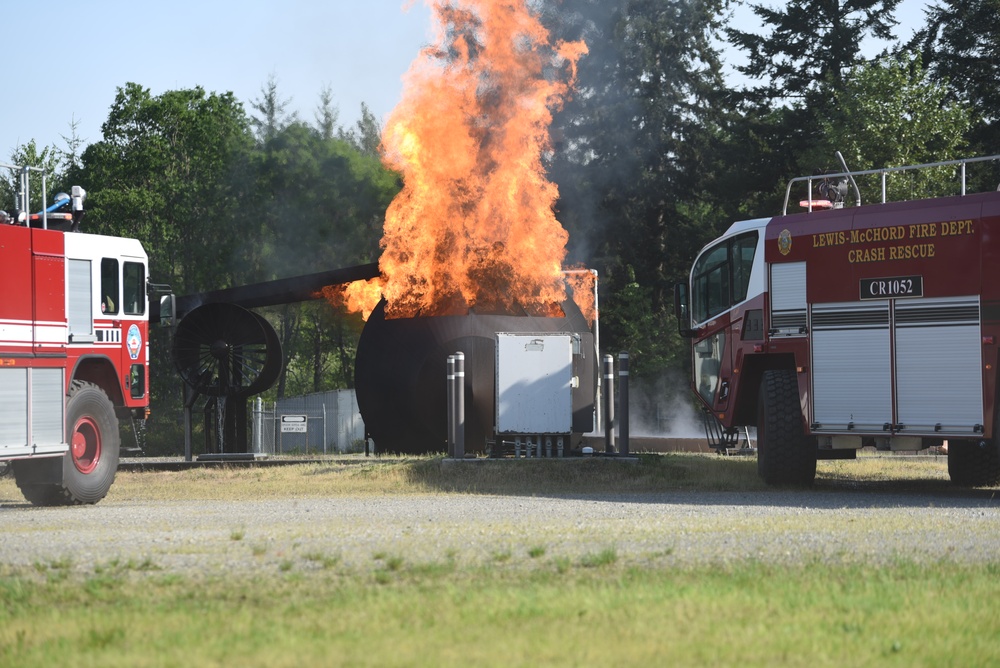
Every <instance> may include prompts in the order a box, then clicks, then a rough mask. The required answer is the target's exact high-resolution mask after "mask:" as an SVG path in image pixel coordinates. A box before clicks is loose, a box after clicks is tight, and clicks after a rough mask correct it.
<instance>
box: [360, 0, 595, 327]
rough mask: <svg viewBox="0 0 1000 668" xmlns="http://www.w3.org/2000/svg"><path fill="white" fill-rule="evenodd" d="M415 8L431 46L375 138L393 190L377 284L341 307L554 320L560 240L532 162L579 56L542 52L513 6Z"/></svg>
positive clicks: (534, 29) (517, 4) (577, 52)
mask: <svg viewBox="0 0 1000 668" xmlns="http://www.w3.org/2000/svg"><path fill="white" fill-rule="evenodd" d="M427 1H428V4H429V5H430V6H431V8H432V10H433V12H434V15H435V19H436V27H437V37H436V39H435V42H434V43H433V44H432V45H430V46H428V47H426V48H424V49H423V50H422V51H421V53H420V55H419V56H418V58H417V59H416V60H415V61H414V62H413V64H412V65H411V66H410V70H409V72H408V73H407V74H406V76H405V78H404V90H403V96H402V100H401V102H400V103H399V105H398V106H397V107H396V108H395V109H394V110H393V112H392V113H391V114H390V116H389V117H388V119H387V121H386V126H385V130H384V132H383V134H382V148H383V156H384V158H383V159H384V161H385V163H386V165H387V166H389V167H390V168H392V169H394V170H396V171H398V172H400V173H401V174H402V177H403V183H404V186H403V190H402V191H401V192H400V193H399V195H397V196H396V198H395V199H394V200H393V202H392V204H391V205H390V206H389V209H388V211H387V212H386V218H385V226H384V236H383V239H382V242H381V246H382V256H381V259H380V261H379V269H380V272H381V278H380V279H376V281H375V282H374V283H369V284H367V285H358V286H353V285H352V286H348V289H347V291H346V294H345V301H346V303H347V305H348V307H349V308H352V309H353V310H357V311H363V312H370V311H371V309H372V308H373V307H374V304H375V302H377V301H378V296H379V295H381V296H384V297H385V299H386V302H387V306H386V315H387V316H388V317H414V316H419V315H445V314H453V313H464V312H466V310H468V309H469V308H473V307H474V308H475V309H476V310H477V311H478V312H503V313H511V314H521V313H529V314H533V315H557V314H559V313H560V309H559V306H558V305H559V303H560V302H562V301H563V300H564V299H566V283H565V280H564V275H563V273H562V263H563V260H564V258H565V255H566V241H567V233H566V230H565V229H563V227H562V226H561V225H560V224H559V222H558V221H557V220H556V217H555V212H554V205H555V202H556V199H557V196H558V192H557V190H556V186H555V185H554V184H553V183H551V182H550V181H548V180H547V178H546V175H545V168H544V165H543V156H544V155H545V154H546V152H548V151H550V150H551V145H550V139H549V132H548V129H549V126H550V124H551V121H552V113H553V110H555V109H556V108H558V106H559V105H560V104H561V101H562V99H563V98H564V96H565V95H566V94H567V92H568V90H569V87H570V86H571V85H572V82H573V79H574V78H575V74H576V63H577V61H578V59H579V58H580V57H581V56H582V55H583V54H585V53H586V51H587V49H586V46H585V45H584V44H583V43H582V42H573V43H566V42H558V43H556V44H552V43H551V39H550V36H549V33H548V31H547V30H546V29H545V28H544V27H543V26H542V24H541V22H540V21H539V20H538V17H537V16H536V15H535V14H533V13H532V11H531V10H530V9H529V3H528V2H527V1H526V0H451V1H450V2H445V1H443V0H427ZM574 292H577V293H579V292H585V290H579V289H578V290H575V291H574ZM586 298H587V299H590V296H587V297H586ZM591 316H592V314H591Z"/></svg>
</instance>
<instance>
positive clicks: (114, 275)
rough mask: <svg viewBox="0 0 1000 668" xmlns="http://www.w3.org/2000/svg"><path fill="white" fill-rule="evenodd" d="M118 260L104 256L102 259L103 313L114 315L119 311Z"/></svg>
mask: <svg viewBox="0 0 1000 668" xmlns="http://www.w3.org/2000/svg"><path fill="white" fill-rule="evenodd" d="M120 301H121V300H120V299H119V297H118V260H115V259H114V258H108V257H106V258H104V259H103V260H101V313H106V314H109V315H113V314H116V313H118V304H119V302H120Z"/></svg>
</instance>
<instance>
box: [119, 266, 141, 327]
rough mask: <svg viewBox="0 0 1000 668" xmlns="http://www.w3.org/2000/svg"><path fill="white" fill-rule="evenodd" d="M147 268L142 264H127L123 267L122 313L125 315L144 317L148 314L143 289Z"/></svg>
mask: <svg viewBox="0 0 1000 668" xmlns="http://www.w3.org/2000/svg"><path fill="white" fill-rule="evenodd" d="M145 282H146V268H145V267H144V266H143V264H142V263H141V262H125V263H124V265H123V266H122V311H123V312H124V313H125V315H142V314H143V313H145V312H146V299H145V294H144V291H143V287H144V286H145Z"/></svg>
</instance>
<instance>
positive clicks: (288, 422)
mask: <svg viewBox="0 0 1000 668" xmlns="http://www.w3.org/2000/svg"><path fill="white" fill-rule="evenodd" d="M308 424H309V423H308V418H307V417H306V416H305V415H282V416H281V433H282V434H289V433H291V434H304V433H306V426H307V425H308Z"/></svg>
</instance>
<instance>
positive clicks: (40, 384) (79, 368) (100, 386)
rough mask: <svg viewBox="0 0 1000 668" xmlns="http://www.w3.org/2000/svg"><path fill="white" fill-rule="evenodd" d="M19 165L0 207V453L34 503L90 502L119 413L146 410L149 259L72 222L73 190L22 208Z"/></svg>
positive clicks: (105, 479)
mask: <svg viewBox="0 0 1000 668" xmlns="http://www.w3.org/2000/svg"><path fill="white" fill-rule="evenodd" d="M3 167H10V166H9V165H3ZM18 169H20V174H21V192H20V193H19V195H18V203H17V209H18V211H17V212H15V214H14V215H13V216H9V215H6V214H5V215H0V284H2V285H3V286H4V289H3V294H2V296H0V461H5V462H9V466H10V468H11V469H12V472H13V475H14V478H15V480H16V482H17V485H18V487H19V488H20V489H21V492H22V493H23V494H24V496H25V497H26V498H27V499H28V501H30V502H31V503H33V504H37V505H53V504H83V503H96V502H97V501H99V500H101V499H102V498H104V496H105V494H107V492H108V489H109V488H110V487H111V484H112V482H113V481H114V479H115V472H116V470H117V468H118V455H119V446H120V435H119V423H118V420H119V418H133V417H134V418H137V419H140V420H142V419H145V418H146V416H147V413H148V407H149V392H148V387H149V382H148V381H149V361H148V360H149V357H148V346H149V299H148V296H147V292H148V289H149V286H150V283H149V269H148V264H149V263H148V261H147V256H146V252H145V251H144V250H143V248H142V245H141V244H140V243H139V242H138V241H136V240H134V239H122V238H118V237H109V236H101V235H95V234H84V233H82V232H79V231H77V230H78V228H79V224H80V219H81V217H82V215H83V200H84V197H85V195H86V193H85V192H84V191H83V189H82V188H79V187H74V188H73V190H72V196H66V195H57V196H56V200H57V202H56V204H55V205H54V206H52V207H50V208H49V209H46V210H44V211H42V212H40V213H36V214H31V213H30V209H29V206H28V205H29V202H28V196H27V193H28V187H27V186H28V183H27V181H28V174H29V169H25V168H18ZM31 169H33V168H31ZM43 197H44V195H43Z"/></svg>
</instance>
